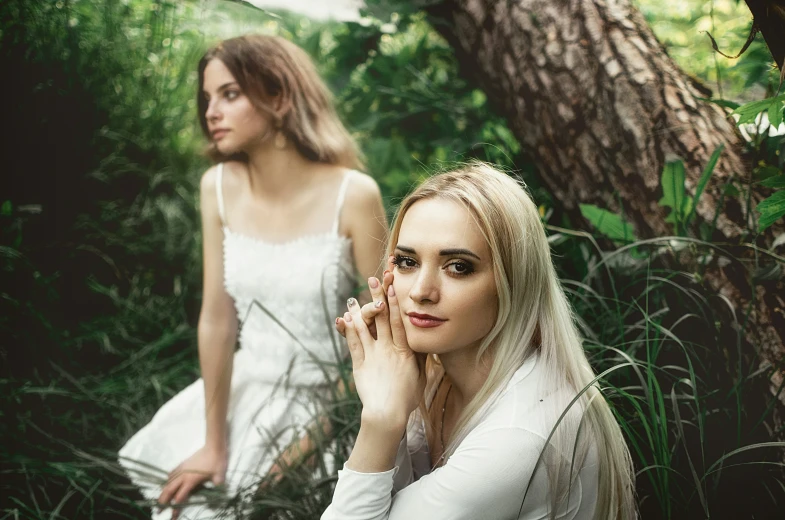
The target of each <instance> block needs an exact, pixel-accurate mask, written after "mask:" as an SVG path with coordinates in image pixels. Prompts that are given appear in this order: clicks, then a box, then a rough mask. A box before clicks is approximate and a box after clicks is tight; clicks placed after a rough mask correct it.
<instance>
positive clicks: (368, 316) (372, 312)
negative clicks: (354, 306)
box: [360, 298, 387, 327]
mask: <svg viewBox="0 0 785 520" xmlns="http://www.w3.org/2000/svg"><path fill="white" fill-rule="evenodd" d="M386 309H387V306H386V305H385V304H384V300H380V299H378V298H374V301H372V302H368V303H366V304H365V305H363V306H362V308H361V309H360V314H362V317H363V321H364V322H365V325H366V326H368V327H370V326H371V325H373V320H374V319H376V316H378V315H379V314H380V313H383V312H385V311H386Z"/></svg>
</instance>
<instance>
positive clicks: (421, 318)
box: [407, 312, 447, 329]
mask: <svg viewBox="0 0 785 520" xmlns="http://www.w3.org/2000/svg"><path fill="white" fill-rule="evenodd" d="M407 316H408V317H409V321H410V322H411V324H412V325H414V326H415V327H421V328H424V329H430V328H433V327H438V326H439V325H441V324H442V323H444V322H445V321H447V320H444V319H442V318H437V317H436V316H431V315H430V314H420V313H418V312H410V313H407Z"/></svg>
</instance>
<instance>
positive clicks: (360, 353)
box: [338, 312, 365, 369]
mask: <svg viewBox="0 0 785 520" xmlns="http://www.w3.org/2000/svg"><path fill="white" fill-rule="evenodd" d="M338 319H339V320H340V321H341V322H342V323H343V327H344V336H345V337H346V344H347V346H348V347H349V355H350V356H351V358H352V368H353V369H356V368H359V367H360V365H362V363H363V361H365V349H364V348H363V344H362V342H361V341H360V337H359V336H358V335H357V331H355V330H354V322H353V320H352V315H351V314H349V313H348V312H347V313H345V314H344V315H343V318H338Z"/></svg>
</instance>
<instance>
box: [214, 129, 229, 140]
mask: <svg viewBox="0 0 785 520" xmlns="http://www.w3.org/2000/svg"><path fill="white" fill-rule="evenodd" d="M228 133H229V130H215V131H213V141H220V140H221V139H222V138H223V137H224V136H225V135H226V134H228Z"/></svg>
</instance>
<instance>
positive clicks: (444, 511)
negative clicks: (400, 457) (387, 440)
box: [322, 428, 591, 520]
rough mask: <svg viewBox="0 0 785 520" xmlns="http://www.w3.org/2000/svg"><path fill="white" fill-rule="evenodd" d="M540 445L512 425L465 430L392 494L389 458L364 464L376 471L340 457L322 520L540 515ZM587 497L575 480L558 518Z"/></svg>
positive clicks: (543, 505) (543, 510) (543, 482)
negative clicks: (448, 453) (447, 453)
mask: <svg viewBox="0 0 785 520" xmlns="http://www.w3.org/2000/svg"><path fill="white" fill-rule="evenodd" d="M358 441H359V438H358ZM544 444H545V441H544V439H543V438H542V437H540V436H538V435H536V434H534V433H532V432H530V431H527V430H522V429H517V428H499V429H495V430H491V431H487V432H478V433H475V434H472V435H470V436H469V437H467V438H466V440H465V441H464V442H463V443H462V444H461V446H460V447H459V448H458V450H456V452H455V454H454V455H453V456H452V457H451V458H450V459H449V461H448V462H447V464H446V465H445V466H443V467H441V468H438V469H437V470H435V471H433V472H432V473H430V474H429V475H425V476H424V477H422V478H420V480H418V481H417V482H414V483H412V484H410V485H409V486H407V487H406V488H404V489H402V490H400V491H398V493H396V494H395V496H392V493H391V492H392V488H393V475H394V473H395V469H394V468H391V469H388V470H387V471H383V468H384V467H388V466H386V465H387V464H389V461H385V463H384V464H379V465H378V466H376V467H372V468H371V469H376V470H379V471H377V472H364V471H361V470H360V469H358V468H356V467H352V466H350V463H349V462H347V464H346V466H345V467H344V469H343V470H342V471H339V472H338V475H339V479H338V484H337V485H336V488H335V494H334V495H333V503H332V504H331V505H330V507H329V508H328V509H327V510H326V511H325V513H324V515H323V516H322V520H337V519H339V518H340V519H341V520H448V519H449V520H473V519H477V518H483V519H487V520H501V519H508V518H521V519H524V520H527V519H535V518H547V517H548V515H547V511H548V500H549V495H548V492H547V489H548V478H547V472H546V469H545V467H544V465H543V463H542V462H541V463H540V465H539V467H538V468H537V471H536V473H535V472H534V469H535V465H536V463H537V459H538V457H539V454H540V451H541V450H542V448H543V446H544ZM356 447H357V446H355V449H356ZM532 474H534V478H532ZM530 480H531V485H530V486H529V481H530ZM527 486H528V487H529V489H528V492H527ZM524 495H525V500H524ZM588 498H591V497H586V496H584V490H583V488H582V486H581V480H580V479H576V480H575V482H574V483H573V487H572V489H571V496H570V501H569V506H567V505H566V504H565V505H564V506H563V508H562V509H561V510H560V515H564V516H559V518H573V516H574V515H575V513H576V512H577V510H578V508H579V507H580V505H581V502H582V501H586V500H587V499H588ZM519 513H520V516H519Z"/></svg>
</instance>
